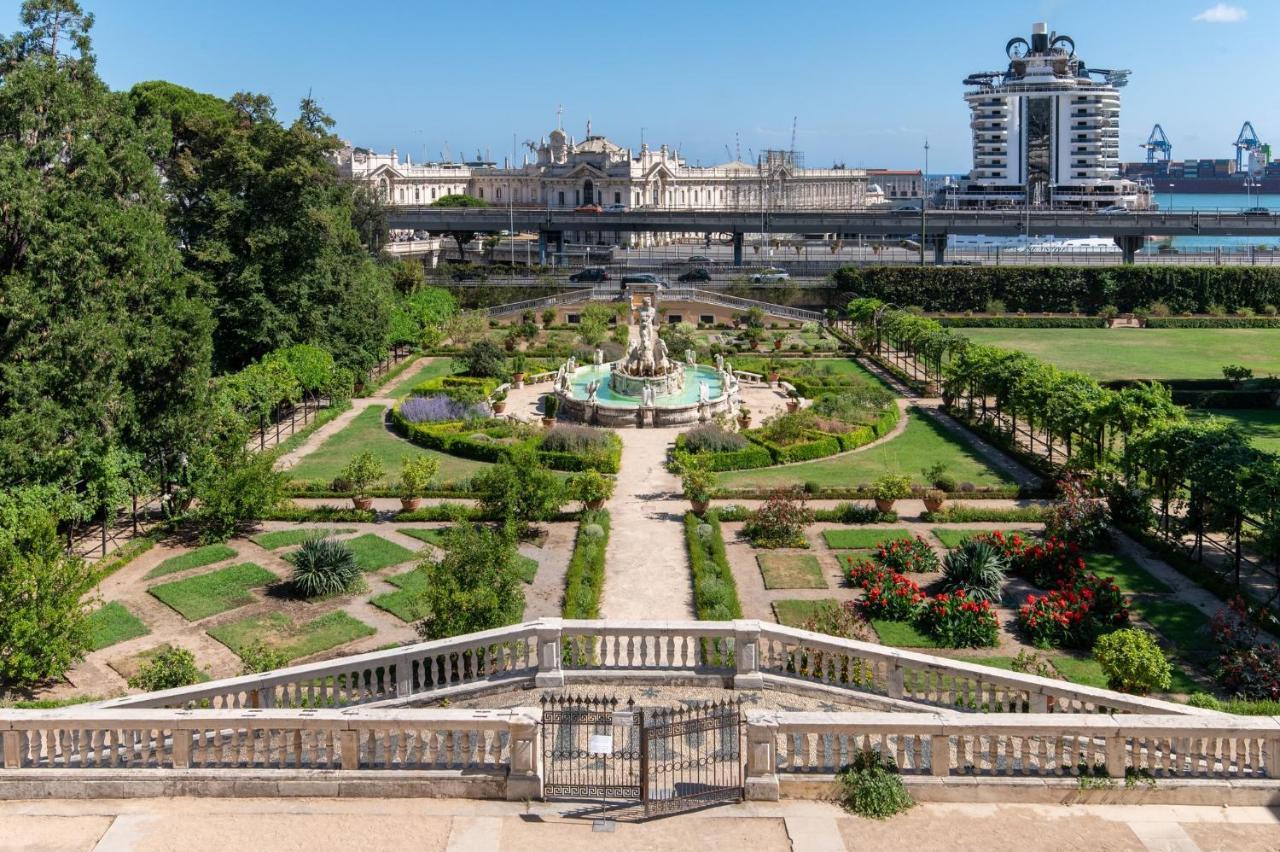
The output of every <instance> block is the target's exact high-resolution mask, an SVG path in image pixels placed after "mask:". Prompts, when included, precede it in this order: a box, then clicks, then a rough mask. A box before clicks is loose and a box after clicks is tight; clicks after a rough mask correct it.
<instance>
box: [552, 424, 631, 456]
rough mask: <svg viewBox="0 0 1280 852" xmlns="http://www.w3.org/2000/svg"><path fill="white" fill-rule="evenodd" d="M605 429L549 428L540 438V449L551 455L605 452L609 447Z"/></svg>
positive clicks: (560, 425) (562, 426)
mask: <svg viewBox="0 0 1280 852" xmlns="http://www.w3.org/2000/svg"><path fill="white" fill-rule="evenodd" d="M612 434H613V433H612V432H609V431H608V430H606V429H595V428H593V427H591V426H568V425H564V424H559V425H556V426H553V427H551V428H550V429H548V430H547V431H546V433H545V434H544V435H543V436H542V443H541V445H540V447H541V449H543V450H545V451H547V452H552V453H575V454H582V455H586V454H590V453H599V452H607V451H608V450H609V447H610V441H609V437H610V435H612Z"/></svg>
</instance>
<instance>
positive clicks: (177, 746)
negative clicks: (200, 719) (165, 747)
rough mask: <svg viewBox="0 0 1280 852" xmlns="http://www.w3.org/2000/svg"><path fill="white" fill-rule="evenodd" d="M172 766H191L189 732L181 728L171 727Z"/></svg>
mask: <svg viewBox="0 0 1280 852" xmlns="http://www.w3.org/2000/svg"><path fill="white" fill-rule="evenodd" d="M172 736H173V768H174V769H187V768H188V767H190V766H191V732H190V731H188V730H185V729H183V728H176V727H175V728H173V729H172Z"/></svg>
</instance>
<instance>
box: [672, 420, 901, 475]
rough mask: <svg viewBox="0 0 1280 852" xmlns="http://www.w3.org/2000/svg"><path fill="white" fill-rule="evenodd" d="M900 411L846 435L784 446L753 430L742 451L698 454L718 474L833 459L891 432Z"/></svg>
mask: <svg viewBox="0 0 1280 852" xmlns="http://www.w3.org/2000/svg"><path fill="white" fill-rule="evenodd" d="M901 415H902V412H901V411H900V410H899V409H898V407H897V406H896V405H895V406H891V407H889V408H886V409H885V410H884V412H883V413H882V414H881V415H880V416H879V417H878V418H877V419H876V420H875V421H874V422H872V423H868V424H865V425H862V426H856V427H854V428H853V429H850V430H849V431H848V432H841V433H839V434H832V433H829V432H818V431H810V432H809V433H808V434H809V435H810V436H811V440H808V441H804V442H802V443H799V444H792V445H790V446H787V447H784V446H781V445H780V444H774V443H771V442H769V441H767V440H765V439H764V438H762V437H760V434H759V432H758V431H756V430H751V431H748V432H743V433H742V434H743V436H744V437H746V439H747V440H748V441H750V442H751V446H749V447H744V448H743V449H741V450H729V451H728V452H723V453H699V454H698V456H699V458H702V459H705V460H706V462H707V466H708V468H709V469H711V470H713V471H715V472H717V473H719V472H723V471H726V470H754V469H756V468H761V467H773V466H774V465H775V464H790V463H792V462H802V461H813V460H814V459H824V458H827V457H828V456H834V455H835V454H837V453H843V452H848V451H849V450H856V449H857V448H858V447H862V446H865V445H867V444H869V443H871V442H872V441H874V440H876V439H877V438H880V437H881V436H883V435H885V434H887V433H888V432H890V431H891V430H892V429H893V427H894V426H896V425H897V424H898V418H899V417H900V416H901ZM684 449H685V440H684V435H683V434H681V435H680V436H678V437H677V438H676V451H677V452H683V451H684Z"/></svg>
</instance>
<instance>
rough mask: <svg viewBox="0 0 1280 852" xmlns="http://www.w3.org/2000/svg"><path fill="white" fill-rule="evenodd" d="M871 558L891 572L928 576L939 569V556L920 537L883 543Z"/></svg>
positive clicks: (896, 539)
mask: <svg viewBox="0 0 1280 852" xmlns="http://www.w3.org/2000/svg"><path fill="white" fill-rule="evenodd" d="M871 558H872V559H873V560H874V561H875V562H877V563H878V564H880V565H883V566H884V567H885V568H887V569H889V570H890V571H899V572H908V571H910V572H914V573H917V574H928V573H931V572H934V571H937V570H938V569H939V565H938V554H936V553H934V551H933V548H932V547H930V546H929V543H928V542H927V541H925V540H924V539H923V538H921V537H920V536H916V537H915V538H895V539H894V540H892V541H889V542H885V543H881V544H880V545H878V546H877V547H876V552H875V555H874V556H872V557H871Z"/></svg>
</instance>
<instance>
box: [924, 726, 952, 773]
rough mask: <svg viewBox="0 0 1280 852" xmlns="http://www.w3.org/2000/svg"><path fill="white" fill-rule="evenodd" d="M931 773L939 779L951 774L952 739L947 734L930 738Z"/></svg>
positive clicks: (934, 735)
mask: <svg viewBox="0 0 1280 852" xmlns="http://www.w3.org/2000/svg"><path fill="white" fill-rule="evenodd" d="M929 772H930V773H931V774H932V775H934V776H935V777H938V778H946V777H947V776H948V775H950V774H951V737H949V736H947V735H946V734H933V735H932V736H930V737H929Z"/></svg>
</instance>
